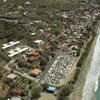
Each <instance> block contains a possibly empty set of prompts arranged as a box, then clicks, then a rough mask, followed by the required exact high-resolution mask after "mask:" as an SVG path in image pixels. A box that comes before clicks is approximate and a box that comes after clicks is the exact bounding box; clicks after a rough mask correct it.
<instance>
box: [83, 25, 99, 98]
mask: <svg viewBox="0 0 100 100" xmlns="http://www.w3.org/2000/svg"><path fill="white" fill-rule="evenodd" d="M97 33H98V38H97V41H96V45H95V48H94V52H93V59H92V62H91V67H90V69H89V71H88V74H87V77H86V82H85V86H84V88H83V97H82V100H92V98H93V95H94V93H96V92H97V91H99V92H97V94H96V100H100V97H99V96H100V90H99V88H98V87H99V86H98V85H99V84H98V77H99V75H100V26H99V28H98V30H97Z"/></svg>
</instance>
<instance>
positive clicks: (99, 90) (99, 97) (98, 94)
mask: <svg viewBox="0 0 100 100" xmlns="http://www.w3.org/2000/svg"><path fill="white" fill-rule="evenodd" d="M95 98H96V100H100V77H99V80H98V88H97V91H96V94H95Z"/></svg>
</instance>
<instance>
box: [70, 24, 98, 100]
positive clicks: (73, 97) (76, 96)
mask: <svg viewBox="0 0 100 100" xmlns="http://www.w3.org/2000/svg"><path fill="white" fill-rule="evenodd" d="M98 25H99V23H97V25H96V31H97V29H98ZM97 38H98V34H97V35H96V37H95V38H94V40H93V43H92V46H91V50H90V52H89V54H88V56H87V58H86V59H85V60H84V64H83V65H82V68H81V69H80V74H79V77H78V80H77V82H76V84H75V86H74V89H73V91H72V93H71V94H70V96H69V100H82V95H83V88H84V85H85V82H86V77H87V74H88V71H89V70H90V68H91V62H92V60H93V52H94V48H95V44H96V41H97ZM76 91H77V92H76Z"/></svg>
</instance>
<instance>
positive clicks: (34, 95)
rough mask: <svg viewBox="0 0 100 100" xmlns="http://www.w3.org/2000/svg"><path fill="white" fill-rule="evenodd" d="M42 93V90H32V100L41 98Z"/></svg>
mask: <svg viewBox="0 0 100 100" xmlns="http://www.w3.org/2000/svg"><path fill="white" fill-rule="evenodd" d="M40 93H41V89H40V88H34V89H33V90H32V100H33V99H34V98H39V97H40Z"/></svg>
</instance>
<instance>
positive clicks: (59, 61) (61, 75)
mask: <svg viewBox="0 0 100 100" xmlns="http://www.w3.org/2000/svg"><path fill="white" fill-rule="evenodd" d="M72 59H73V57H72V56H71V55H70V54H68V53H67V54H65V53H61V54H60V55H59V56H57V58H56V60H55V61H54V63H53V64H52V65H51V68H50V69H49V71H48V72H47V74H46V75H45V77H44V79H43V82H45V83H48V84H50V85H54V86H60V85H63V81H64V79H65V77H66V75H67V73H68V71H69V69H70V66H71V61H72Z"/></svg>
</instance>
